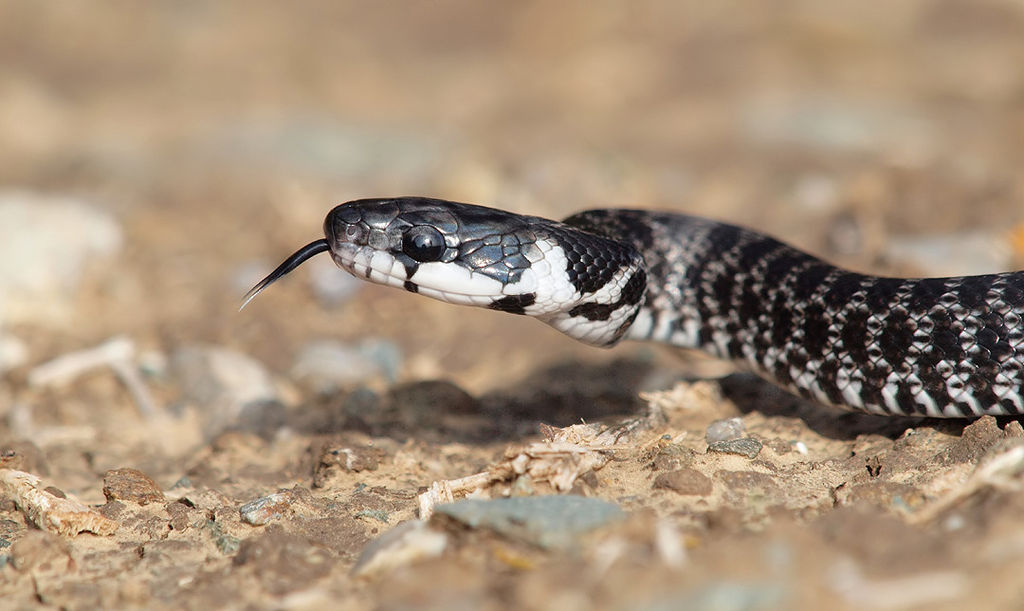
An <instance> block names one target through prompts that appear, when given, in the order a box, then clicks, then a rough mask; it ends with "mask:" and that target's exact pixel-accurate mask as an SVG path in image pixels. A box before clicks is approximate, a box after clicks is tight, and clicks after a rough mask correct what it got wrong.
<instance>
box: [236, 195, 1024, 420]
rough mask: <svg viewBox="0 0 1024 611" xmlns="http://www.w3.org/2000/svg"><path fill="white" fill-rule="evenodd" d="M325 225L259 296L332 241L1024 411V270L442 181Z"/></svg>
mask: <svg viewBox="0 0 1024 611" xmlns="http://www.w3.org/2000/svg"><path fill="white" fill-rule="evenodd" d="M324 236H325V237H324V238H323V239H320V240H316V241H314V242H311V243H309V244H307V245H306V246H304V247H302V248H301V249H299V250H298V251H296V252H295V253H294V254H293V255H291V256H290V257H288V259H287V260H285V261H284V262H283V263H282V264H281V265H280V266H279V267H278V268H277V269H275V270H274V271H272V272H271V273H270V274H269V275H268V276H267V277H266V278H264V279H263V280H262V281H260V282H259V283H258V284H257V285H256V286H254V287H253V288H252V290H250V291H249V292H248V293H247V294H246V296H245V297H244V301H243V303H242V307H245V305H246V304H248V303H249V302H250V301H251V300H252V299H253V298H254V297H255V296H256V295H258V294H259V293H260V292H262V291H263V290H264V289H265V288H266V287H267V286H269V285H270V284H271V283H273V282H275V281H276V280H278V279H279V278H281V277H282V276H284V275H286V274H288V273H289V272H290V271H292V270H293V269H295V268H296V267H298V266H299V265H300V264H302V263H303V262H304V261H306V260H308V259H309V258H310V257H313V256H314V255H317V254H319V253H322V252H329V253H330V255H331V257H332V258H333V260H334V262H335V263H336V264H337V265H338V266H339V267H340V268H342V269H344V270H345V271H347V272H349V273H351V274H352V275H354V276H356V277H358V278H361V279H365V280H367V281H370V282H372V283H376V284H382V285H387V286H392V287H396V288H401V289H404V290H406V291H409V292H412V293H418V294H420V295H424V296H427V297H431V298H434V299H439V300H442V301H445V302H448V303H452V304H460V305H468V306H477V307H482V308H488V309H491V310H497V311H501V312H508V313H511V314H518V315H525V316H530V317H533V318H536V319H538V320H540V321H542V322H544V323H546V324H548V325H550V326H551V327H554V328H555V329H557V330H558V331H561V332H562V333H564V334H566V335H568V336H570V337H572V338H575V339H577V340H579V341H582V342H585V343H587V344H591V345H594V346H601V347H610V346H613V345H615V344H617V343H619V342H620V341H622V340H639V341H645V342H656V343H661V344H667V345H669V346H673V347H676V348H683V349H689V350H699V351H703V352H705V353H708V354H710V355H712V356H714V357H717V358H719V359H725V360H728V361H732V362H733V363H735V364H736V365H738V366H739V367H741V368H742V369H745V370H748V371H750V372H753V373H754V374H757V375H758V376H760V377H762V378H764V379H766V380H768V381H770V382H772V383H773V384H775V385H777V386H779V387H781V388H783V389H785V390H787V391H789V392H790V393H792V394H795V395H798V396H800V397H803V398H805V399H809V400H812V401H816V402H818V403H821V404H825V405H832V406H838V407H843V408H847V409H852V410H859V411H864V412H868V413H873V414H879V415H886V416H925V417H937V418H976V417H980V416H983V415H1022V414H1024V271H1016V272H1005V273H996V274H987V275H974V276H958V277H946V278H896V277H884V276H874V275H867V274H862V273H857V272H854V271H850V270H847V269H844V268H842V267H837V266H835V265H832V264H830V263H827V262H826V261H824V260H822V259H820V258H818V257H815V256H813V255H811V254H809V253H807V252H804V251H802V250H799V249H797V248H795V247H793V246H791V245H789V244H786V243H784V242H782V241H779V240H777V239H775V238H773V237H770V236H767V235H765V234H763V233H760V232H757V231H754V230H751V229H747V228H743V227H740V226H737V225H732V224H728V223H722V222H717V221H714V220H710V219H706V218H702V217H698V216H690V215H686V214H680V213H673V212H660V211H653V210H637V209H598V210H587V211H584V212H579V213H576V214H573V215H572V216H569V217H568V218H566V219H564V220H562V221H553V220H549V219H546V218H542V217H537V216H527V215H521V214H515V213H512V212H507V211H503V210H500V209H496V208H491V207H486V206H480V205H475V204H465V203H458V202H453V201H447V200H441V199H432V198H426V197H395V198H375V199H359V200H354V201H350V202H347V203H344V204H341V205H338V206H337V207H335V208H333V209H332V210H331V211H330V213H329V214H328V215H327V217H326V219H325V221H324Z"/></svg>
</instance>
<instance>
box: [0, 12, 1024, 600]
mask: <svg viewBox="0 0 1024 611" xmlns="http://www.w3.org/2000/svg"><path fill="white" fill-rule="evenodd" d="M1022 65H1024V5H1022V4H1021V3H1020V2H1018V1H1016V0H982V1H968V0H963V1H958V0H907V1H905V2H900V3H867V4H865V3H851V2H843V1H841V0H806V1H804V0H794V1H785V2H771V3H758V2H750V3H737V2H725V3H721V2H710V3H709V2H629V3H609V2H600V3H593V2H559V3H552V2H538V1H526V2H516V3H504V4H497V3H471V2H455V1H448V0H439V1H435V2H429V3H344V2H328V1H323V2H303V3H279V2H269V1H252V2H245V3H241V2H239V3H207V2H174V3H126V2H114V3H106V4H102V5H99V4H93V3H89V4H85V3H40V2H34V1H29V0H25V1H19V0H0V187H2V188H3V194H4V196H5V197H8V196H9V197H14V198H22V199H23V200H25V201H44V200H42V199H39V198H51V197H57V196H59V197H64V198H70V199H73V200H76V201H81V202H84V203H85V204H86V205H87V206H88V207H89V209H90V210H92V211H96V212H99V213H102V214H106V215H108V216H109V217H110V218H111V219H113V220H114V221H115V222H116V224H117V226H118V227H119V230H120V235H121V236H122V237H121V241H120V245H119V248H118V249H117V250H116V252H114V253H110V254H107V255H105V256H94V257H92V258H90V259H89V260H88V261H86V262H85V263H84V264H83V266H82V268H81V271H80V272H79V273H75V274H74V278H73V281H72V282H70V284H68V283H65V285H63V286H60V287H58V288H57V289H54V291H53V292H51V293H46V292H43V293H36V294H29V295H27V296H26V295H25V294H21V293H18V291H17V290H15V289H11V288H8V287H7V285H4V286H3V287H0V305H3V306H6V308H7V309H6V310H4V309H3V308H0V311H2V312H4V314H3V317H2V318H0V449H2V454H0V484H2V488H0V597H2V600H3V603H2V605H0V606H3V607H4V608H10V609H14V608H33V607H37V606H42V607H61V608H69V609H85V608H97V607H105V608H125V607H128V608H132V607H134V608H153V609H172V608H173V609H179V608H203V609H206V608H280V609H306V608H343V609H364V608H383V609H408V608H437V609H500V608H525V609H552V608H558V609H592V608H607V609H673V608H694V609H762V608H764V609H767V608H807V609H811V608H815V609H816V608H825V607H828V608H879V609H904V608H923V607H928V608H929V609H957V608H963V607H965V606H966V605H970V606H971V607H972V608H997V609H998V608H1006V609H1011V608H1014V609H1015V608H1021V607H1022V606H1024V584H1022V582H1021V580H1020V577H1019V576H1020V574H1021V571H1022V570H1024V526H1022V524H1021V520H1020V515H1021V513H1022V511H1024V490H1022V481H1024V480H1022V472H1024V429H1022V428H1021V426H1020V424H1019V423H1018V422H1017V421H1015V420H1005V421H997V420H995V419H992V418H987V419H982V420H979V421H977V422H974V423H966V422H945V421H935V420H925V419H886V418H879V417H872V416H866V415H858V414H852V413H845V412H840V411H837V410H834V409H829V408H825V407H821V406H817V405H814V404H811V403H808V402H804V401H801V400H798V399H796V398H793V397H791V396H789V395H786V394H785V393H782V392H781V391H778V390H777V389H775V388H773V387H772V386H771V385H769V384H766V383H763V382H761V381H758V380H756V379H753V378H751V377H749V376H746V375H744V374H742V373H733V372H731V371H730V370H729V369H728V368H727V367H725V368H723V366H721V365H720V364H716V363H712V362H708V361H706V360H702V359H700V358H695V357H692V356H687V355H678V354H674V353H672V352H670V351H668V350H665V349H662V348H659V347H657V346H647V345H636V344H633V345H624V346H621V347H618V348H615V349H613V350H611V351H602V350H598V349H593V348H588V347H586V346H582V345H578V344H576V343H575V342H573V341H572V340H570V339H568V338H565V337H563V336H561V335H559V334H558V333H556V332H554V331H553V330H550V329H548V328H545V327H544V326H543V325H540V324H538V323H536V322H535V321H530V320H524V319H522V318H518V317H514V316H506V315H502V314H498V313H495V312H490V311H485V310H476V309H469V308H458V307H455V306H449V305H446V304H441V303H437V302H433V301H430V300H427V299H423V298H419V297H417V296H415V295H410V294H406V293H403V292H400V291H393V290H389V289H386V288H381V287H375V286H370V285H365V286H364V285H359V286H354V285H352V284H346V283H344V281H342V280H339V278H341V277H342V274H343V272H341V271H334V270H333V269H330V263H329V262H328V261H326V260H324V261H317V262H316V263H311V264H309V265H308V266H307V267H304V268H302V269H300V270H298V271H297V272H295V273H294V274H293V275H292V276H289V277H288V278H287V279H285V280H284V281H282V282H280V283H278V284H276V285H275V286H274V287H273V288H271V289H270V290H268V291H267V292H266V293H264V294H263V295H261V296H260V297H259V298H258V299H257V300H255V301H254V302H253V303H252V304H250V305H249V306H248V307H247V308H246V309H245V310H243V311H242V312H238V311H237V310H238V305H239V302H240V298H241V295H242V294H244V292H245V290H246V289H247V288H248V287H249V286H251V284H253V283H254V282H255V280H257V279H258V278H259V277H260V276H261V275H262V274H264V273H266V272H267V271H269V270H270V269H272V268H273V266H275V265H276V264H277V263H278V262H279V261H280V260H282V259H283V258H284V257H285V256H286V255H288V254H290V253H291V252H292V251H294V250H295V249H296V248H298V247H299V246H301V245H302V244H305V243H307V242H309V241H311V240H313V239H316V238H318V237H320V227H321V223H322V220H323V217H324V215H325V214H326V213H327V211H328V210H329V209H330V208H331V207H332V206H333V205H335V204H337V203H340V202H343V201H346V200H350V199H355V198H359V197H371V196H387V195H404V194H422V195H430V196H436V197H445V198H449V199H454V200H461V201H472V202H478V203H485V204H490V205H494V206H498V207H502V208H506V209H510V210H514V211H517V212H523V213H530V214H539V215H542V216H548V217H553V218H560V217H563V216H566V215H568V214H569V213H571V212H574V211H577V210H581V209H585V208H589V207H609V206H621V205H628V206H643V207H656V208H663V209H671V210H679V211H685V212H688V213H693V214H702V215H707V216H712V217H715V218H719V219H724V220H729V221H734V222H739V223H742V224H745V225H748V226H752V227H755V228H758V229H760V230H762V231H765V232H768V233H771V234H774V235H776V236H779V237H782V238H785V239H786V240H788V241H790V242H792V243H794V244H797V245H799V246H801V247H803V248H806V249H808V250H810V251H812V252H814V253H816V254H819V255H821V256H823V257H825V258H827V259H829V260H832V261H835V262H838V263H841V264H844V265H846V266H849V267H852V268H855V269H858V270H862V271H872V272H877V273H900V274H934V275H942V274H951V273H959V272H960V271H962V270H964V269H966V270H969V271H979V272H981V271H1001V270H1003V269H1007V268H1010V267H1016V268H1021V267H1024V225H1022V223H1024V173H1022V172H1021V170H1020V169H1021V168H1022V167H1024V70H1021V66H1022ZM11 194H14V195H11ZM46 201H48V200H46ZM7 229H8V230H10V229H11V228H10V227H8V228H7ZM44 229H45V227H44ZM74 230H75V229H74V228H73V231H74ZM36 231H37V230H36V229H30V228H28V227H26V228H25V232H27V233H28V237H29V240H30V242H29V244H31V240H32V239H33V236H35V235H36V233H35V232H36ZM40 231H41V230H40ZM82 231H83V232H84V229H82ZM40 235H41V233H40ZM8 242H10V240H8ZM59 244H64V242H60V243H59ZM978 244H981V246H980V247H979V246H978ZM9 247H11V244H10V243H8V244H0V259H4V260H5V261H6V263H7V264H8V265H9V266H12V265H13V267H12V268H11V269H14V268H16V267H21V266H27V265H28V264H29V262H30V260H33V261H34V260H35V259H36V258H37V255H38V258H42V255H43V254H44V253H42V252H40V251H41V250H42V247H40V249H39V251H36V252H35V253H31V250H30V253H31V254H30V255H25V254H24V252H21V254H19V251H10V250H8V248H9ZM54 250H56V251H57V252H58V254H60V255H64V254H65V253H63V252H62V250H63V248H62V246H60V245H58V246H56V247H53V248H50V247H48V248H46V251H47V252H52V251H54ZM16 257H22V258H21V259H17V258H16ZM4 269H7V268H4ZM5 273H10V274H13V272H5ZM12 277H13V276H12ZM0 280H3V279H2V278H0ZM40 295H42V297H41V296H40ZM4 342H7V343H4ZM318 342H321V343H322V342H329V345H330V346H333V347H335V348H339V349H342V348H343V349H345V350H348V352H345V353H344V354H342V355H341V356H339V355H338V353H337V352H335V353H333V354H334V357H332V358H335V359H336V360H334V361H330V362H331V363H333V364H334V365H335V366H334V367H333V369H330V368H328V369H329V370H328V371H326V372H323V371H320V372H314V373H313V374H309V375H306V374H304V373H302V372H303V371H304V370H303V369H302V367H299V366H298V362H300V361H301V360H302V359H301V356H302V355H304V354H308V353H309V352H310V350H311V347H315V346H317V345H318ZM319 345H323V344H319ZM4 346H7V348H6V350H7V351H8V352H7V353H6V354H7V357H4V356H3V355H4V354H5V352H4ZM11 346H14V347H13V348H12V347H11ZM97 346H101V347H102V346H105V348H99V349H97ZM97 350H98V351H97ZM83 351H84V352H83ZM118 351H120V352H118ZM113 353H116V354H117V355H120V356H116V355H115V357H109V358H108V357H102V358H101V361H102V363H101V364H100V365H99V366H97V367H92V368H89V367H86V368H84V369H82V370H81V371H80V372H77V373H75V374H74V375H68V376H66V377H65V378H62V379H59V380H54V379H53V378H47V377H46V375H44V374H45V373H46V372H47V371H50V372H52V368H51V369H50V370H47V369H46V367H42V368H41V366H43V365H45V364H47V363H52V360H53V359H56V358H58V357H62V356H65V357H66V356H68V355H71V356H72V360H74V359H79V361H78V362H80V360H81V359H82V358H86V359H88V358H93V357H95V356H96V355H97V354H103V355H110V354H113ZM314 354H319V353H316V352H315V351H314ZM12 355H13V356H12ZM83 355H85V356H84V357H83ZM90 355H91V356H90ZM8 357H9V360H8V361H7V362H8V364H7V365H6V366H5V365H4V362H5V361H4V358H8ZM104 358H106V359H107V360H105V361H104V360H103V359H104ZM304 362H305V363H306V366H307V367H308V366H309V361H304ZM41 372H43V373H41ZM307 373H308V372H307ZM47 380H51V381H47ZM133 384H135V386H133ZM140 387H141V389H142V390H141V391H140V390H139V388H140ZM140 392H141V394H140ZM730 418H738V419H739V423H738V424H737V422H735V421H733V422H731V423H725V424H724V425H723V424H722V423H719V422H718V421H721V420H726V419H730ZM722 426H725V427H733V428H736V427H739V428H740V429H741V430H739V431H738V433H737V434H736V435H734V436H733V437H738V438H739V439H738V440H737V439H732V440H731V441H730V440H727V441H726V442H725V444H724V445H723V444H722V443H719V444H712V443H709V440H708V438H707V437H708V435H709V427H710V429H711V430H712V431H714V430H717V429H718V428H721V427H722ZM712 435H713V433H712ZM709 446H710V447H709ZM36 478H38V479H36ZM465 478H469V479H465ZM449 494H450V495H451V497H452V498H454V499H460V498H463V497H465V496H467V495H468V496H471V497H472V498H475V499H489V498H491V499H497V498H503V497H512V498H534V497H540V496H543V495H551V494H556V495H577V496H583V497H586V498H588V499H599V500H601V501H606V502H607V503H600V504H598V505H594V507H602V508H608V507H612V505H609V503H610V504H613V505H614V506H615V507H618V508H619V509H621V513H618V510H614V511H612V513H609V514H607V515H606V517H604V518H601V519H600V520H598V523H597V525H596V527H595V528H593V529H584V530H580V531H578V532H577V531H574V530H573V529H572V528H571V527H572V526H573V520H576V521H577V522H578V521H579V520H582V517H581V516H582V515H583V513H582V510H581V511H579V512H575V513H571V515H570V520H569V523H568V525H565V524H563V525H561V526H559V525H557V524H556V525H555V526H549V527H547V530H544V529H543V528H542V533H541V535H536V533H534V532H533V531H532V530H530V529H531V528H533V526H534V522H533V521H532V520H534V519H539V518H542V517H552V516H555V514H556V513H557V512H555V511H553V510H552V511H550V512H549V511H548V510H546V509H538V508H536V507H534V509H532V510H531V511H533V512H534V514H533V515H531V516H528V517H527V518H523V517H521V516H520V517H515V518H512V519H511V524H512V526H513V528H511V530H508V529H506V530H502V529H501V528H500V527H497V526H495V525H494V524H490V523H486V521H485V523H480V522H472V521H471V520H464V519H461V518H459V517H457V516H455V515H453V514H451V513H446V512H445V511H444V510H442V509H439V510H438V511H437V512H434V513H433V516H432V517H430V518H429V520H427V521H426V522H416V520H417V519H418V518H420V517H426V514H428V513H430V512H431V511H433V509H434V508H435V507H436V506H437V504H436V503H435V501H443V500H445V499H446V498H448V497H447V495H449ZM570 500H572V499H570ZM563 501H564V499H563ZM558 502H562V501H558ZM485 506H486V507H490V508H494V507H497V505H495V504H490V505H485ZM544 507H547V506H544ZM613 509H614V507H613ZM573 511H576V510H573ZM602 511H603V510H602ZM548 514H550V515H548ZM602 515H605V514H602ZM607 516H611V517H607ZM407 521H413V522H411V523H409V524H407V525H405V526H401V527H399V530H397V531H395V530H393V529H394V528H395V527H397V526H399V524H401V523H403V522H407ZM576 525H578V524H576ZM79 530H81V531H82V532H78V531H79ZM385 533H388V534H385ZM531 533H532V534H531ZM535 535H536V536H535Z"/></svg>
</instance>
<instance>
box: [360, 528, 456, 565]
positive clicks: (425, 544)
mask: <svg viewBox="0 0 1024 611" xmlns="http://www.w3.org/2000/svg"><path fill="white" fill-rule="evenodd" d="M447 546H448V536H447V535H445V534H444V533H442V532H438V531H436V530H433V529H431V528H430V527H429V526H427V524H426V523H425V522H420V521H418V520H410V521H408V522H402V523H401V524H399V525H398V526H396V527H394V528H392V529H391V530H389V531H387V532H386V533H384V534H383V535H381V536H379V537H377V538H376V539H374V540H373V541H371V542H370V543H369V545H367V546H366V547H365V548H364V549H363V552H362V553H361V554H360V555H359V560H357V561H356V563H355V566H353V567H352V574H353V575H357V576H369V575H377V574H381V573H385V572H390V571H393V570H394V569H396V568H398V567H400V566H405V565H407V564H410V563H413V562H416V561H417V560H422V559H425V558H435V557H437V556H440V555H441V553H442V552H444V550H445V548H446V547H447Z"/></svg>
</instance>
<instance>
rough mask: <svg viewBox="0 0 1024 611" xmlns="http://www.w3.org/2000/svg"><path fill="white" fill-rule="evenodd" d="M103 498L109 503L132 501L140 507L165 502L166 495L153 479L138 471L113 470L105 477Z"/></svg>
mask: <svg viewBox="0 0 1024 611" xmlns="http://www.w3.org/2000/svg"><path fill="white" fill-rule="evenodd" d="M103 496H105V497H107V500H108V501H115V500H117V501H131V502H132V503H138V504H139V505H148V504H150V503H162V502H164V493H163V491H162V490H160V486H157V484H156V482H154V481H153V478H151V477H149V476H148V475H146V474H145V473H143V472H142V471H139V470H138V469H130V468H122V469H111V470H110V471H107V472H106V473H105V474H104V475H103Z"/></svg>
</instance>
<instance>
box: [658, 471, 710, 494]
mask: <svg viewBox="0 0 1024 611" xmlns="http://www.w3.org/2000/svg"><path fill="white" fill-rule="evenodd" d="M653 485H654V487H655V488H661V489H663V490H671V491H673V492H676V493H678V494H682V495H695V496H707V495H709V494H711V491H712V490H713V489H714V486H713V484H712V483H711V480H710V479H708V477H707V476H706V475H704V474H703V473H701V472H700V471H697V470H696V469H679V470H677V471H669V472H668V473H660V474H658V477H656V478H654V484H653Z"/></svg>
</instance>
